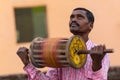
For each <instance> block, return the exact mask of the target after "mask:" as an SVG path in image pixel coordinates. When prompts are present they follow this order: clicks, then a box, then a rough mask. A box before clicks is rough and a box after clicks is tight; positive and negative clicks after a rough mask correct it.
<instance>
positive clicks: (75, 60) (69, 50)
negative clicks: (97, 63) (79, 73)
mask: <svg viewBox="0 0 120 80" xmlns="http://www.w3.org/2000/svg"><path fill="white" fill-rule="evenodd" d="M78 50H86V44H85V42H84V41H83V39H82V38H81V37H80V36H72V37H70V39H69V40H68V43H67V46H66V56H67V58H68V61H69V63H70V65H71V66H72V67H73V68H81V67H82V66H83V65H84V64H85V62H86V58H87V55H86V54H77V51H78Z"/></svg>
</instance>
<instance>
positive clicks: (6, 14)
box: [0, 0, 120, 75]
mask: <svg viewBox="0 0 120 80" xmlns="http://www.w3.org/2000/svg"><path fill="white" fill-rule="evenodd" d="M119 3H120V1H119V0H114V1H113V0H96V1H95V0H74V1H73V0H64V1H63V0H58V1H56V0H52V1H51V0H2V1H0V10H1V11H0V44H1V46H0V75H4V74H15V73H24V71H23V69H22V67H23V64H22V62H21V61H20V59H19V58H18V56H17V55H16V51H17V49H18V47H20V46H26V47H29V43H23V44H17V43H16V33H15V30H16V29H15V19H14V10H13V9H14V8H16V7H18V8H20V7H32V6H41V5H46V6H47V20H48V21H47V22H48V33H49V37H50V38H52V37H70V36H71V33H70V32H69V28H68V23H69V15H70V14H71V12H72V9H73V8H75V7H85V8H88V9H90V10H91V11H93V13H94V15H95V24H94V29H93V31H92V33H91V34H90V38H91V39H92V40H93V41H94V42H96V43H97V44H106V46H107V48H114V51H115V52H114V53H113V54H110V61H111V66H120V63H119V60H120V55H118V54H119V53H120V48H119V44H120V42H119V41H120V31H119V30H120V17H119V14H120V9H119V8H120V5H119ZM43 70H46V68H45V69H42V71H43Z"/></svg>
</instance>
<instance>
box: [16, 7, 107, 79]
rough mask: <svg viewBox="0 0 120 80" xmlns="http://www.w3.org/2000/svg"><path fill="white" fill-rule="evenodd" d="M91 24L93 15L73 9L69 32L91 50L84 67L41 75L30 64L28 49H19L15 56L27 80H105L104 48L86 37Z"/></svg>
mask: <svg viewBox="0 0 120 80" xmlns="http://www.w3.org/2000/svg"><path fill="white" fill-rule="evenodd" d="M93 23H94V16H93V14H92V13H91V12H90V11H89V10H87V9H85V8H75V9H74V10H73V12H72V14H71V16H70V22H69V28H70V32H71V33H72V34H73V35H79V36H81V37H82V38H83V39H84V41H85V42H86V45H87V49H88V50H91V52H90V54H88V55H87V60H86V63H85V65H84V66H83V67H82V68H80V69H74V68H72V67H65V68H49V69H48V71H47V73H46V74H43V73H42V72H41V71H39V70H37V69H36V68H35V67H34V66H33V65H32V64H31V63H30V61H29V57H28V54H27V53H28V49H27V48H25V47H21V48H19V49H18V51H17V54H18V56H19V57H20V59H21V60H22V62H23V63H24V65H25V67H24V70H25V71H26V72H27V74H28V80H107V73H108V69H109V58H108V54H106V53H103V51H104V49H105V46H104V45H95V44H94V43H92V41H91V40H90V39H89V37H88V36H89V33H90V31H91V30H92V28H93Z"/></svg>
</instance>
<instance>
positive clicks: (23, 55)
mask: <svg viewBox="0 0 120 80" xmlns="http://www.w3.org/2000/svg"><path fill="white" fill-rule="evenodd" d="M28 53H29V52H28V48H26V47H20V48H19V49H18V50H17V55H18V56H19V58H20V59H21V61H22V62H23V64H24V66H26V65H28V64H29V63H30V61H29V56H28Z"/></svg>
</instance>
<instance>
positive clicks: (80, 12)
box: [72, 10, 86, 16]
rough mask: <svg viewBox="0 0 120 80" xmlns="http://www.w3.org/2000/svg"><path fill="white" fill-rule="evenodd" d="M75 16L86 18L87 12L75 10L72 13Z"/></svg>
mask: <svg viewBox="0 0 120 80" xmlns="http://www.w3.org/2000/svg"><path fill="white" fill-rule="evenodd" d="M72 14H73V15H76V14H81V15H84V16H86V11H84V10H75V11H73V12H72Z"/></svg>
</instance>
